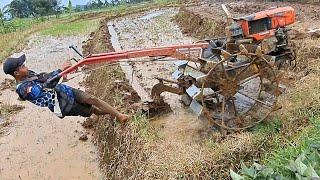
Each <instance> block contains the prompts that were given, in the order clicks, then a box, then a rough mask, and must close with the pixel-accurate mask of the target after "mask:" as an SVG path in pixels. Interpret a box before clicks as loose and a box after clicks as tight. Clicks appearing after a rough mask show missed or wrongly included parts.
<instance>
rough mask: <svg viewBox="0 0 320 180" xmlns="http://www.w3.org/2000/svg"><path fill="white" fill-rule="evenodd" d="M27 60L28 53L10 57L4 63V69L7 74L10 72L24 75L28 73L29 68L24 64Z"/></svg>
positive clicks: (13, 74)
mask: <svg viewBox="0 0 320 180" xmlns="http://www.w3.org/2000/svg"><path fill="white" fill-rule="evenodd" d="M25 61H26V55H24V54H23V55H22V56H20V57H18V58H8V59H7V60H6V61H5V62H4V63H3V71H4V73H6V74H10V75H12V76H13V77H24V76H27V75H28V72H29V70H28V68H27V67H26V66H25V65H24V62H25Z"/></svg>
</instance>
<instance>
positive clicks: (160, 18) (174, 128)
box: [108, 9, 206, 144]
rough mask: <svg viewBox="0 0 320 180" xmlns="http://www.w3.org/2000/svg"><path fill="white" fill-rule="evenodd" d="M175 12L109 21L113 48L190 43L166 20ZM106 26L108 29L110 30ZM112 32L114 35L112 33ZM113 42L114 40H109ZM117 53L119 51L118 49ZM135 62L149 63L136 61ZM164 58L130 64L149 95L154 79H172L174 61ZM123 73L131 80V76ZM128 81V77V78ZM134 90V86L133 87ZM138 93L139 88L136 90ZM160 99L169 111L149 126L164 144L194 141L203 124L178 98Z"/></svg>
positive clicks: (168, 10)
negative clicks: (151, 126) (158, 132)
mask: <svg viewBox="0 0 320 180" xmlns="http://www.w3.org/2000/svg"><path fill="white" fill-rule="evenodd" d="M176 13H177V10H175V9H167V10H159V11H153V12H148V13H146V14H142V15H135V16H130V17H126V18H123V19H120V20H118V21H114V22H110V23H109V24H113V26H110V25H109V26H108V27H109V32H110V33H111V34H112V35H113V37H116V36H117V37H118V39H119V41H118V42H115V43H114V45H115V49H117V47H121V48H122V49H124V50H128V49H142V48H150V47H156V46H166V45H175V44H190V43H192V42H193V41H194V39H191V38H187V37H184V36H183V34H182V33H181V32H180V30H179V28H178V26H177V25H175V24H174V23H173V22H171V21H170V19H171V18H172V17H173V16H174V15H175V14H176ZM110 27H111V28H112V29H111V30H110ZM114 31H116V33H117V34H116V35H115V32H114ZM113 41H115V40H113ZM119 50H120V49H119ZM136 60H139V61H141V60H146V61H147V60H149V59H148V58H139V59H136ZM167 60H168V59H164V60H162V61H161V60H160V61H157V62H143V63H134V64H133V65H132V69H133V70H134V78H135V79H138V83H139V85H140V86H142V87H143V88H144V90H145V91H146V92H147V93H148V94H150V90H151V87H152V86H153V85H155V84H156V83H157V82H158V81H157V80H156V79H154V77H155V76H158V77H163V78H169V79H172V73H173V72H174V70H175V69H176V67H175V65H174V64H173V63H174V62H173V61H172V62H170V61H169V62H168V61H167ZM125 72H126V73H127V74H128V75H129V76H130V77H131V76H132V73H130V72H129V73H128V71H126V70H125ZM129 80H130V78H129ZM134 88H135V87H134ZM136 90H137V91H138V93H139V91H140V90H139V89H136ZM162 95H163V96H164V99H165V101H166V102H167V103H169V104H170V106H171V108H172V110H173V112H172V113H169V114H164V115H161V116H159V117H157V118H155V119H154V120H152V122H151V123H152V124H153V126H155V127H157V128H159V130H160V133H161V134H162V136H163V138H164V139H165V142H179V143H180V142H182V143H186V144H187V143H190V142H197V141H198V140H199V139H200V136H201V134H200V133H199V132H203V130H204V129H205V127H206V126H205V123H204V122H203V121H201V120H199V119H198V117H197V116H196V115H195V114H194V113H193V112H191V110H190V109H189V108H188V107H183V106H182V104H181V103H180V96H178V95H174V94H170V93H163V94H162Z"/></svg>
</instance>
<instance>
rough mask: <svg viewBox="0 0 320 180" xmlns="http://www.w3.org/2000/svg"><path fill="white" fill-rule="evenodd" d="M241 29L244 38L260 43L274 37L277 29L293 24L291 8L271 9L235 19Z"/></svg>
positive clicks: (293, 16)
mask: <svg viewBox="0 0 320 180" xmlns="http://www.w3.org/2000/svg"><path fill="white" fill-rule="evenodd" d="M235 21H236V22H237V23H239V25H240V26H241V28H242V31H243V34H244V37H245V38H253V39H254V40H256V41H260V40H263V39H266V38H269V37H272V36H274V34H275V31H276V29H277V28H283V27H285V26H287V25H290V24H293V23H294V22H295V11H294V9H293V8H292V7H281V8H273V9H268V10H265V11H261V12H258V13H255V14H252V15H249V16H245V17H241V18H237V19H235Z"/></svg>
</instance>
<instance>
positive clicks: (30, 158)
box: [0, 37, 101, 180]
mask: <svg viewBox="0 0 320 180" xmlns="http://www.w3.org/2000/svg"><path fill="white" fill-rule="evenodd" d="M83 40H85V38H84V37H67V38H63V37H60V38H52V37H32V38H31V39H30V42H29V44H28V47H27V48H26V49H24V50H23V53H25V54H26V56H27V61H26V66H27V67H29V68H30V69H33V70H34V71H36V72H46V71H52V70H56V69H57V68H59V65H61V64H62V62H63V61H64V60H66V59H68V52H67V48H68V46H69V45H70V44H71V43H73V44H75V45H77V46H78V47H81V43H82V41H83ZM1 67H2V65H1ZM4 78H10V77H9V76H5V75H4V74H3V72H2V71H1V74H0V80H1V81H3V80H4ZM82 78H83V77H79V78H75V79H73V80H72V81H70V82H68V83H67V84H69V85H72V86H73V87H76V88H77V87H78V88H80V87H79V85H78V83H79V82H80V81H82ZM1 93H2V95H1V96H0V101H1V102H3V103H7V104H12V105H14V104H18V105H23V106H25V109H24V110H22V111H21V112H19V113H17V114H16V115H14V116H12V119H11V121H12V124H11V125H10V126H11V127H10V128H9V132H8V135H6V136H5V137H0V179H4V180H6V179H101V176H100V174H99V168H98V163H97V162H96V150H95V148H94V146H93V144H92V143H91V141H90V136H89V140H88V141H86V142H82V141H79V140H78V139H79V136H80V135H81V134H82V131H83V128H82V127H81V125H80V123H81V122H82V121H84V118H81V117H67V118H64V119H59V118H58V117H56V116H55V115H54V114H53V113H51V112H50V111H49V110H48V109H47V108H40V107H37V106H35V105H33V104H31V103H29V102H22V101H18V100H17V97H18V96H17V94H15V92H13V91H10V90H5V91H2V92H1Z"/></svg>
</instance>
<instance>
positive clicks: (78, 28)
mask: <svg viewBox="0 0 320 180" xmlns="http://www.w3.org/2000/svg"><path fill="white" fill-rule="evenodd" d="M98 23H99V20H98V19H95V20H81V21H74V22H65V23H59V24H56V25H54V26H52V27H51V28H48V29H45V30H42V31H40V34H41V35H51V36H60V35H66V36H68V35H84V34H87V33H90V32H92V31H94V30H95V29H96V28H97V25H98Z"/></svg>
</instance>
